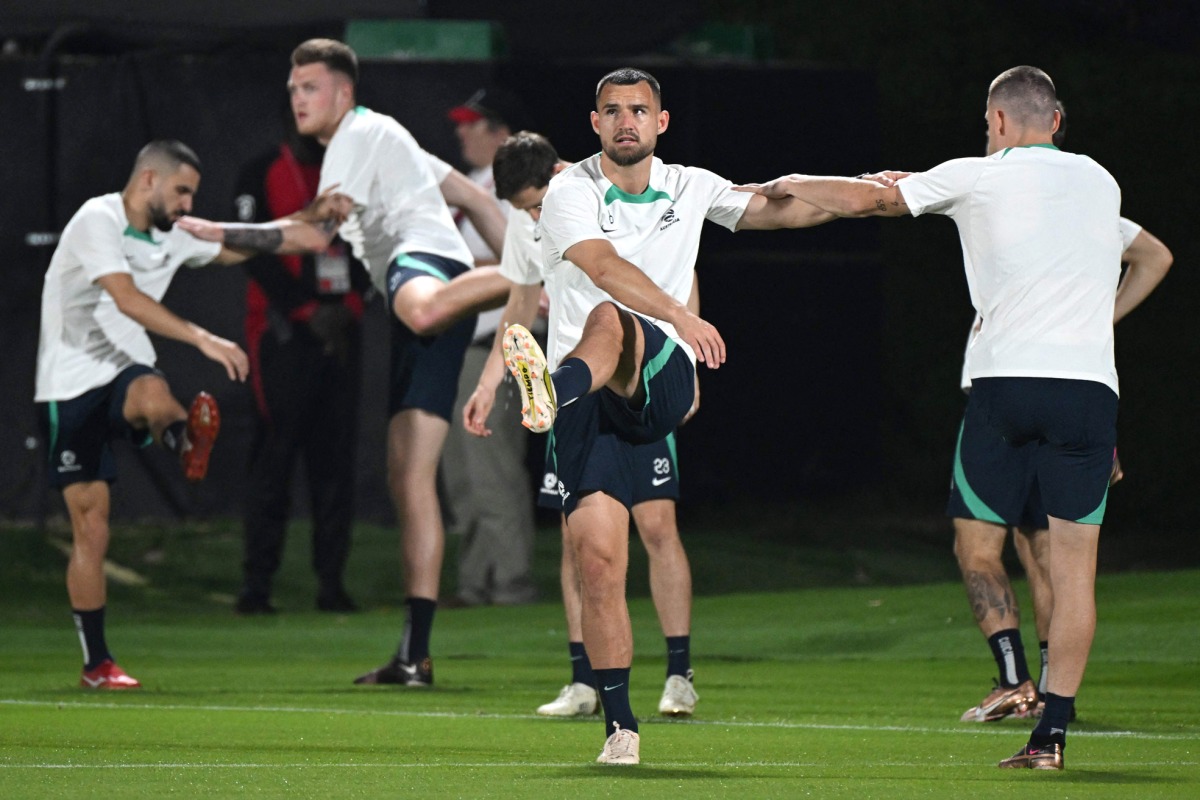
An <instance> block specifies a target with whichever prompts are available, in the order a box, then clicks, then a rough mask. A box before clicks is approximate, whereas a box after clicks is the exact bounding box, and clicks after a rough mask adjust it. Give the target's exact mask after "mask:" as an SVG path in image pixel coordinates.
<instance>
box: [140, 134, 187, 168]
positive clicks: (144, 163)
mask: <svg viewBox="0 0 1200 800" xmlns="http://www.w3.org/2000/svg"><path fill="white" fill-rule="evenodd" d="M182 164H187V165H188V166H189V167H191V168H192V169H194V170H196V172H199V171H200V157H199V156H197V155H196V151H195V150H193V149H192V148H190V147H188V146H187V145H186V144H184V143H183V142H180V141H178V140H176V139H156V140H155V141H153V142H150V144H148V145H146V146H145V147H143V148H142V149H141V150H139V151H138V154H137V158H136V159H135V160H134V162H133V174H134V175H136V174H137V173H139V172H141V171H142V170H144V169H153V170H158V171H161V172H162V173H164V174H172V173H174V172H175V170H177V169H179V167H180V166H181V165H182Z"/></svg>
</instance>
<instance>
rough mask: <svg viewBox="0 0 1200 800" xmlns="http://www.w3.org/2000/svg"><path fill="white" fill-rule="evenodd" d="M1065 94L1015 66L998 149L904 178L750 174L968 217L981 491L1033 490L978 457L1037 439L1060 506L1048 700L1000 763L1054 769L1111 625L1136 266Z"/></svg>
mask: <svg viewBox="0 0 1200 800" xmlns="http://www.w3.org/2000/svg"><path fill="white" fill-rule="evenodd" d="M1056 100H1057V98H1056V96H1055V89H1054V83H1053V81H1051V80H1050V77H1049V76H1048V75H1046V73H1044V72H1043V71H1042V70H1040V69H1037V68H1035V67H1014V68H1012V69H1010V70H1007V71H1005V72H1003V73H1001V74H1000V75H999V76H998V77H997V78H996V79H995V80H994V81H992V84H991V86H990V88H989V90H988V101H987V108H986V113H985V117H986V121H987V127H988V155H987V156H986V157H983V158H960V159H955V160H952V161H948V162H946V163H944V164H942V165H940V166H938V167H935V168H934V169H932V170H929V171H928V172H924V173H915V174H912V175H909V176H907V177H903V178H901V179H899V180H896V181H895V182H894V183H893V184H892V185H890V186H889V185H881V184H880V183H877V182H874V181H870V180H861V179H854V178H819V177H811V176H803V175H791V176H784V177H782V178H778V179H776V180H774V181H771V182H770V183H767V184H763V185H757V186H752V187H751V186H748V187H745V189H746V190H747V191H755V192H758V193H760V194H763V195H765V196H770V197H785V196H791V197H797V198H801V199H804V200H807V201H809V202H811V203H814V204H815V205H817V206H819V207H821V208H824V209H826V210H828V211H831V212H833V213H836V214H838V215H840V216H848V217H865V216H889V217H898V216H905V215H909V214H912V215H914V216H916V215H919V214H922V213H925V212H927V211H928V212H932V213H941V214H946V215H948V216H951V217H952V218H953V219H954V221H955V223H956V224H957V225H958V228H959V235H960V238H961V240H962V245H963V261H964V267H965V270H966V274H967V283H968V286H969V288H970V291H971V300H972V304H973V305H974V306H975V308H976V310H977V311H978V312H979V313H980V315H981V317H982V319H983V325H982V328H981V329H980V332H979V335H978V337H977V338H976V339H975V343H974V345H973V346H972V348H971V352H970V355H969V359H970V365H971V369H970V372H971V381H972V389H971V395H970V398H969V400H968V403H967V413H966V417H965V418H964V422H963V432H962V434H960V441H961V445H960V456H961V458H960V460H959V461H960V465H961V467H962V476H961V477H962V481H960V483H961V484H964V485H970V486H975V485H977V484H982V483H983V482H984V481H986V482H988V483H989V484H990V486H989V490H990V491H989V496H988V497H981V496H979V495H975V496H974V497H972V498H969V499H970V502H972V503H973V504H975V505H976V506H977V507H978V509H979V511H980V514H982V515H983V516H985V517H986V518H989V519H994V520H1001V521H1002V520H1003V517H1002V516H1001V515H999V514H997V513H996V512H995V511H994V510H992V509H991V508H990V505H991V504H992V503H997V504H998V503H999V502H1002V496H1008V497H1011V496H1022V491H1021V484H1022V483H1024V482H1025V481H1026V480H1027V477H1028V476H1027V473H1021V472H1020V471H1016V470H1014V471H1012V472H1011V473H1010V474H1009V475H1008V476H1007V479H1006V480H1007V483H1006V485H997V483H998V482H997V481H996V480H995V479H994V478H995V476H993V475H991V474H989V473H988V467H989V466H990V465H986V464H984V465H982V469H980V467H981V464H980V463H979V462H978V461H977V460H976V459H975V456H976V455H978V454H979V452H980V451H982V450H984V449H985V448H984V447H981V446H978V445H976V444H975V443H976V442H985V443H986V442H987V441H988V440H996V439H1004V440H1005V441H1007V442H1008V443H1010V444H1012V445H1013V446H1021V445H1024V444H1025V443H1028V442H1032V443H1034V444H1035V445H1036V448H1035V449H1036V453H1035V455H1034V461H1035V464H1036V472H1037V481H1038V487H1039V489H1040V491H1041V495H1042V500H1043V503H1044V505H1045V509H1046V512H1047V514H1048V516H1049V531H1050V533H1049V548H1050V553H1051V559H1050V588H1051V591H1052V593H1053V596H1054V613H1053V616H1052V618H1051V622H1050V632H1049V663H1048V665H1047V670H1048V677H1047V692H1046V696H1045V707H1044V710H1043V712H1042V716H1041V719H1040V720H1039V721H1038V723H1037V727H1036V728H1035V729H1034V731H1033V732H1032V734H1031V735H1030V739H1029V742H1028V743H1026V745H1025V746H1024V747H1022V748H1021V750H1020V751H1019V752H1018V753H1017V754H1016V755H1014V756H1013V757H1011V758H1008V759H1005V760H1003V761H1001V762H1000V764H999V766H1001V767H1004V768H1029V769H1044V770H1061V769H1062V768H1063V764H1064V762H1063V750H1064V748H1065V745H1066V733H1067V727H1068V725H1069V721H1070V716H1071V711H1072V709H1073V707H1074V702H1075V695H1076V692H1077V691H1078V689H1079V685H1080V683H1081V682H1082V679H1083V672H1084V668H1085V666H1086V664H1087V658H1088V652H1089V651H1090V649H1091V644H1092V638H1093V636H1094V634H1095V628H1096V599H1095V576H1096V551H1097V546H1098V542H1099V538H1100V524H1101V522H1102V521H1103V516H1104V508H1105V503H1106V501H1107V497H1108V485H1109V479H1110V476H1111V473H1112V467H1113V459H1114V454H1115V448H1116V417H1117V390H1118V388H1117V375H1116V365H1115V363H1114V359H1113V316H1114V308H1115V297H1116V294H1117V284H1118V280H1119V277H1120V268H1121V234H1120V205H1121V196H1120V189H1119V188H1118V186H1117V184H1116V181H1115V180H1113V178H1112V176H1111V175H1109V174H1108V172H1107V171H1105V170H1104V168H1103V167H1101V166H1100V165H1098V164H1096V163H1095V162H1094V161H1092V160H1091V159H1089V158H1086V157H1085V156H1080V155H1076V154H1073V153H1064V152H1061V151H1059V150H1058V148H1057V147H1055V145H1054V144H1053V140H1052V137H1053V133H1054V131H1055V129H1056V127H1057V125H1058V121H1059V112H1058V110H1057V109H1056V107H1055V104H1056ZM885 183H886V181H885ZM1130 291H1131V292H1133V291H1134V290H1130ZM1138 293H1141V291H1140V290H1138V291H1136V292H1134V294H1138ZM1141 294H1142V296H1143V297H1144V296H1145V295H1144V293H1141ZM1132 297H1133V295H1132V294H1131V295H1130V298H1131V299H1132ZM956 477H958V476H956ZM1001 490H1002V491H1001Z"/></svg>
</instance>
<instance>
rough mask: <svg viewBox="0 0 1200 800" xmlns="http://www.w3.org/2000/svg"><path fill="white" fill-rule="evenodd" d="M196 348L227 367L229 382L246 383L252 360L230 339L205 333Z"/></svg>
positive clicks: (226, 372)
mask: <svg viewBox="0 0 1200 800" xmlns="http://www.w3.org/2000/svg"><path fill="white" fill-rule="evenodd" d="M196 347H197V348H199V349H200V352H201V353H204V355H206V356H208V357H209V358H211V359H212V360H213V361H216V362H217V363H218V364H220V365H221V366H223V367H225V374H227V375H228V376H229V380H231V381H245V380H246V376H247V375H249V374H250V359H249V358H248V357H247V356H246V353H245V352H244V351H243V350H242V348H240V347H238V346H237V345H236V344H234V343H233V342H231V341H229V340H228V339H222V338H221V337H220V336H214V335H212V334H211V333H209V332H208V331H205V332H204V334H203V335H202V336H201V337H200V341H199V342H197V344H196Z"/></svg>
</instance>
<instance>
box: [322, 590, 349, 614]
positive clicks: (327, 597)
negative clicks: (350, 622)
mask: <svg viewBox="0 0 1200 800" xmlns="http://www.w3.org/2000/svg"><path fill="white" fill-rule="evenodd" d="M317 611H332V612H335V613H338V614H353V613H354V612H355V611H358V603H356V602H354V600H352V599H351V598H350V595H348V594H346V591H345V590H344V589H337V590H336V591H330V592H326V591H322V592H320V593H319V594H318V595H317Z"/></svg>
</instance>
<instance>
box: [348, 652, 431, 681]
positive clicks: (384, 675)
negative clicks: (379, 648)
mask: <svg viewBox="0 0 1200 800" xmlns="http://www.w3.org/2000/svg"><path fill="white" fill-rule="evenodd" d="M354 682H355V683H357V684H367V685H376V684H383V683H390V684H397V685H400V686H433V661H431V660H430V659H429V657H428V656H427V657H425V658H423V659H421V660H420V661H418V662H417V663H416V664H406V663H405V662H403V661H401V660H400V659H399V658H396V657H395V656H392V660H391V661H389V662H388V663H386V664H384V665H383V666H382V667H379V668H378V669H373V670H371V671H370V672H368V673H367V674H365V675H359V676H358V677H357V678H355V679H354Z"/></svg>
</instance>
